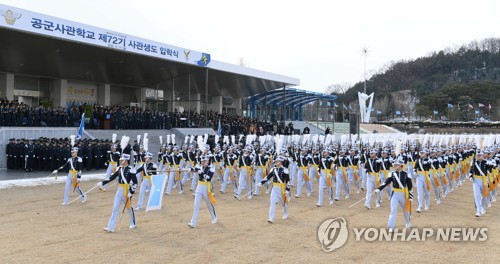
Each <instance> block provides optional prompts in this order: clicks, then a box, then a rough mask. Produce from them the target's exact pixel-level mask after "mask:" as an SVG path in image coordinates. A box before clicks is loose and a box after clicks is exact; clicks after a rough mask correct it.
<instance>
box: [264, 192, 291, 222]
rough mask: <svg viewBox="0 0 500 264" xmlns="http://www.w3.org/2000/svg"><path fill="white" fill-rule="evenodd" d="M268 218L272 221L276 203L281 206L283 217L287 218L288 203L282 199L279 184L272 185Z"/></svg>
mask: <svg viewBox="0 0 500 264" xmlns="http://www.w3.org/2000/svg"><path fill="white" fill-rule="evenodd" d="M269 201H270V203H269V220H271V221H274V215H275V211H276V204H280V205H281V206H283V218H284V219H285V218H288V204H287V203H285V201H283V195H282V192H281V187H280V186H273V189H272V190H271V197H270V199H269Z"/></svg>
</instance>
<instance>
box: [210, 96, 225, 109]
mask: <svg viewBox="0 0 500 264" xmlns="http://www.w3.org/2000/svg"><path fill="white" fill-rule="evenodd" d="M210 109H212V110H213V111H217V112H219V113H222V96H213V97H212V107H211V108H210Z"/></svg>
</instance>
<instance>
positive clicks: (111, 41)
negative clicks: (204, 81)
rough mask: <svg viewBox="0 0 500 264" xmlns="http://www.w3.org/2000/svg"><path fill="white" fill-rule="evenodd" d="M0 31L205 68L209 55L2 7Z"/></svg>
mask: <svg viewBox="0 0 500 264" xmlns="http://www.w3.org/2000/svg"><path fill="white" fill-rule="evenodd" d="M0 16H2V17H3V18H0V27H4V28H9V29H16V30H22V31H26V32H30V33H36V34H41V35H45V36H50V37H56V38H61V39H66V40H71V41H78V42H83V43H87V44H91V45H97V46H100V47H106V48H112V49H118V50H124V51H128V52H132V53H137V54H142V55H148V56H153V57H156V58H161V59H166V60H172V61H177V62H182V63H189V64H194V65H198V66H201V67H206V66H207V65H208V64H209V63H210V54H207V53H203V52H198V51H193V50H189V49H184V48H181V47H176V46H172V45H167V44H163V43H160V42H155V41H151V40H147V39H142V38H138V37H134V36H128V35H125V34H122V33H117V32H111V31H109V30H106V29H103V28H98V27H94V26H90V25H85V24H81V23H77V22H74V21H69V20H65V19H61V18H57V17H52V16H48V15H44V14H39V13H35V12H31V11H28V10H24V9H20V8H15V7H10V6H6V5H2V4H0Z"/></svg>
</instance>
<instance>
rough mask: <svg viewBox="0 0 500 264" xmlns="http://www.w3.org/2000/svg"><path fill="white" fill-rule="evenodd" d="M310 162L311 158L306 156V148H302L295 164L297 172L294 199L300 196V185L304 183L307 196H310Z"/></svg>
mask: <svg viewBox="0 0 500 264" xmlns="http://www.w3.org/2000/svg"><path fill="white" fill-rule="evenodd" d="M310 162H311V156H310V155H308V154H307V148H306V147H302V150H301V153H300V155H299V160H298V162H297V166H298V167H299V168H298V171H297V194H295V198H300V195H301V194H302V185H303V184H304V183H305V185H306V189H307V196H311V193H312V184H311V181H310V179H309V174H308V170H309V163H310Z"/></svg>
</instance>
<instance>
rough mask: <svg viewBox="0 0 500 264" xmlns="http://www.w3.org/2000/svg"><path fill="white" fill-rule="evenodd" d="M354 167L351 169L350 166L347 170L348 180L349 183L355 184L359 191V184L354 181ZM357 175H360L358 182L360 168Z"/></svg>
mask: <svg viewBox="0 0 500 264" xmlns="http://www.w3.org/2000/svg"><path fill="white" fill-rule="evenodd" d="M354 171H355V169H354V167H351V166H349V168H347V179H348V180H349V182H354V185H355V186H356V188H357V189H359V182H358V181H357V180H356V179H354ZM356 173H357V175H358V180H359V168H358V170H356Z"/></svg>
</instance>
